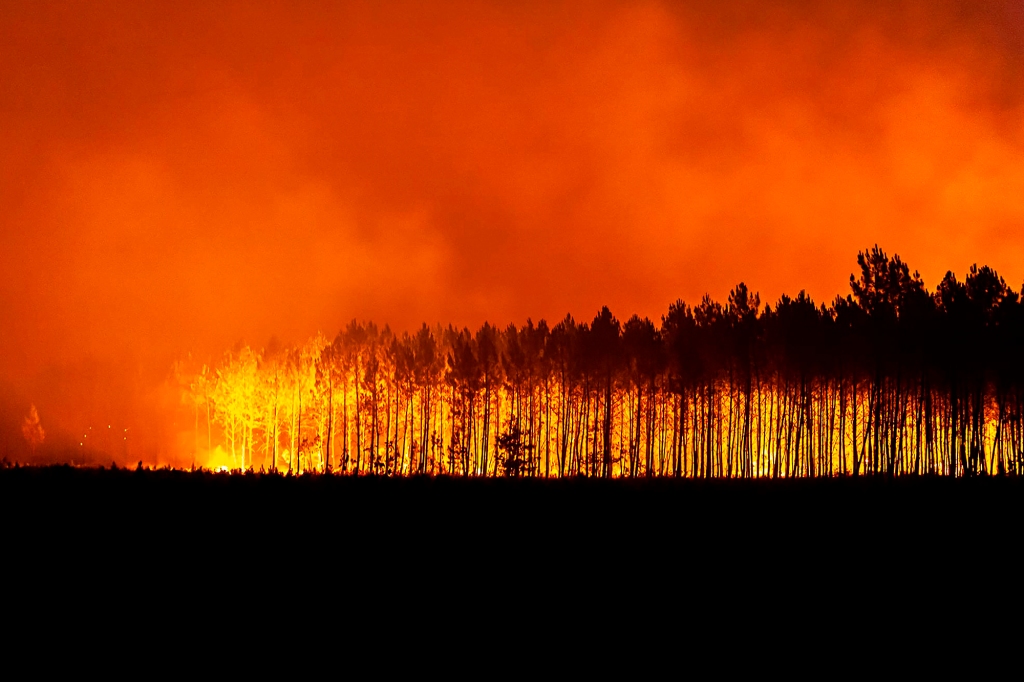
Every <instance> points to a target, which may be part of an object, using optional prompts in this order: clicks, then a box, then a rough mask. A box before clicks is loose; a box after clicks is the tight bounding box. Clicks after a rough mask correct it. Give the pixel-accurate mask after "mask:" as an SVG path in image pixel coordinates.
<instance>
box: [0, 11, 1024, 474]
mask: <svg viewBox="0 0 1024 682" xmlns="http://www.w3.org/2000/svg"><path fill="white" fill-rule="evenodd" d="M1022 21H1024V20H1022V10H1021V8H1020V5H1019V3H1015V2H1006V3H999V2H996V3H984V4H979V3H971V2H927V3H925V2H884V3H883V2H868V1H864V2H854V3H842V4H841V5H839V4H836V3H813V2H800V1H791V2H783V3H770V4H765V3H758V2H724V3H697V2H677V3H672V2H641V3H632V2H631V3H619V2H599V3H536V4H525V3H503V2H492V3H457V2H453V3H447V4H444V5H437V4H429V5H425V4H423V3H401V2H399V3H388V4H387V5H383V6H382V5H380V4H379V3H346V4H345V5H344V6H343V7H339V8H327V7H324V6H322V3H311V4H309V5H305V6H302V5H297V4H296V3H271V2H267V3H175V4H174V5H173V6H152V7H150V6H139V5H138V4H137V3H123V4H119V3H109V4H104V5H102V6H95V7H93V6H75V5H72V6H66V5H63V4H53V5H50V4H46V3H5V4H4V6H3V8H0V62H2V63H3V64H4V65H5V67H4V69H3V71H2V73H0V131H2V132H0V156H2V158H4V159H5V162H4V164H0V205H2V206H4V211H3V212H2V214H0V278H2V281H3V286H2V287H0V320H2V321H3V324H2V330H0V372H2V373H3V376H5V377H7V379H8V380H9V382H10V383H11V384H12V385H14V386H17V390H18V391H19V396H24V399H25V400H28V401H35V403H36V404H38V405H39V406H40V408H41V410H42V411H43V413H44V414H46V415H52V417H48V419H52V420H53V423H54V424H53V426H52V427H50V432H51V434H55V433H57V432H64V436H65V440H66V441H67V443H69V444H70V443H72V442H74V443H77V442H78V441H75V440H74V438H76V437H77V432H78V431H80V430H82V429H84V428H86V427H88V426H89V425H90V424H92V423H93V422H95V423H99V422H104V423H105V422H106V421H109V420H115V421H118V422H119V423H123V424H124V426H129V425H130V426H133V427H135V428H138V429H139V434H140V435H139V438H140V443H142V442H145V443H146V445H145V448H144V449H145V451H146V452H151V453H156V452H158V451H159V450H160V448H161V447H163V446H161V445H160V443H162V442H165V441H167V440H168V438H167V436H166V434H169V433H174V432H175V425H174V424H173V423H171V422H168V423H167V424H163V425H161V426H160V427H159V428H157V427H155V426H153V423H154V422H155V421H159V420H158V419H157V416H158V415H161V414H164V410H165V407H166V404H167V402H168V401H169V400H170V398H168V397H167V396H166V395H163V394H162V393H161V392H160V391H159V390H157V389H156V388H154V387H155V386H159V385H160V382H161V381H163V379H164V378H165V377H166V373H167V368H168V367H169V366H170V363H171V361H172V360H173V359H174V358H175V357H176V356H177V355H179V354H180V353H182V352H184V351H187V350H193V351H195V352H196V353H199V354H206V355H207V356H211V357H212V356H213V355H214V354H216V353H218V352H219V351H220V350H221V349H223V348H226V347H228V346H230V345H231V344H233V343H235V342H236V341H237V340H239V339H246V340H248V341H250V342H253V343H256V344H257V345H259V344H261V343H263V342H264V341H265V340H266V339H267V338H269V337H270V335H271V334H274V333H276V334H279V335H281V336H282V338H284V339H286V340H289V341H296V340H301V339H303V338H305V337H307V336H308V335H309V334H311V333H312V332H313V331H315V330H316V329H323V330H324V331H325V332H327V333H332V332H333V331H334V330H336V329H337V328H338V327H340V326H341V324H342V323H343V322H344V321H346V320H348V319H351V318H353V317H359V318H364V319H365V318H370V319H374V320H377V321H378V322H381V323H384V322H388V323H391V324H392V325H393V326H395V327H398V328H411V327H413V326H415V325H417V324H419V322H421V321H428V322H434V321H441V322H449V321H451V322H454V323H456V324H469V325H475V324H478V323H480V322H481V321H483V320H484V319H488V320H491V321H493V322H496V323H499V324H503V323H506V322H509V321H521V320H523V319H525V318H526V317H527V316H530V317H533V318H534V319H537V318H540V317H546V318H548V319H558V318H560V317H562V316H563V315H564V314H565V312H567V311H569V312H572V313H574V314H575V315H577V316H578V317H581V318H589V317H590V316H591V315H592V314H593V312H594V311H595V310H596V309H597V308H598V307H599V306H601V305H603V304H608V305H610V306H611V307H612V309H613V310H614V311H615V312H616V314H618V315H620V316H628V314H629V313H631V312H634V311H635V312H639V313H641V314H644V315H649V316H651V317H652V318H655V319H657V317H658V316H659V315H660V314H661V313H662V312H663V311H664V309H665V307H666V305H667V303H668V302H669V301H672V300H675V299H676V298H677V297H683V298H685V299H687V300H691V301H693V300H697V299H699V298H700V296H702V295H703V294H704V293H705V292H710V293H711V294H712V296H715V297H716V298H719V299H721V298H724V296H725V294H726V292H727V291H728V290H729V288H730V287H731V286H733V285H734V284H735V283H736V282H738V281H741V280H742V281H745V282H747V283H748V285H750V287H751V288H752V289H753V290H757V291H760V292H761V293H762V298H763V300H766V301H773V300H774V299H775V298H776V297H777V296H778V295H779V294H780V293H782V292H784V291H785V292H791V293H792V292H795V291H797V290H799V289H807V290H808V291H809V292H810V293H811V294H812V295H813V296H814V297H816V298H817V299H819V300H821V299H830V298H831V297H832V296H834V295H835V294H837V293H841V292H843V291H844V290H845V283H846V280H847V277H848V274H849V273H850V271H851V270H852V268H853V265H854V258H855V255H856V253H857V251H858V250H860V249H863V248H865V247H867V246H869V245H871V244H874V243H876V242H878V243H880V244H881V245H882V246H883V247H884V248H885V249H886V250H887V251H889V252H898V253H899V254H900V255H901V256H903V257H904V258H905V259H906V260H907V261H909V262H910V263H911V265H912V266H914V267H916V268H918V269H920V270H921V272H922V274H923V275H924V277H925V279H926V280H927V281H928V282H929V283H930V284H934V283H935V282H936V281H937V280H938V278H939V277H940V276H941V275H942V273H943V272H945V270H946V269H953V270H955V271H957V272H963V271H965V270H966V269H967V267H968V266H969V265H970V264H971V263H973V262H979V263H988V264H990V265H992V266H994V267H995V268H996V269H997V270H998V271H999V272H1000V274H1002V275H1003V276H1004V277H1006V279H1007V280H1008V281H1009V282H1011V283H1012V284H1014V285H1016V283H1018V282H1021V281H1024V232H1022V231H1021V230H1020V229H1019V226H1020V224H1021V221H1022V218H1024V198H1022V197H1024V168H1022V167H1021V165H1020V163H1019V159H1020V154H1021V151H1022V148H1024V137H1022V133H1024V131H1022V126H1021V121H1024V117H1022V116H1021V114H1022V113H1024V112H1022V99H1021V96H1022V92H1024V90H1022V87H1021V86H1022V80H1021V79H1022V78H1024V76H1022V75H1021V74H1024V69H1022V68H1021V67H1022V66H1024V64H1022V35H1024V30H1022V29H1024V23H1022ZM26 408H27V405H26V406H25V407H21V408H19V409H20V410H22V412H21V414H24V412H23V411H24V409H26ZM129 422H130V424H129ZM143 422H145V423H146V424H149V426H145V425H144V424H143ZM147 429H148V433H147ZM53 438H57V436H56V435H54V436H53ZM54 447H56V446H54ZM139 447H140V448H141V447H143V446H142V445H140V446H139ZM155 456H156V455H154V457H155ZM130 457H134V455H130Z"/></svg>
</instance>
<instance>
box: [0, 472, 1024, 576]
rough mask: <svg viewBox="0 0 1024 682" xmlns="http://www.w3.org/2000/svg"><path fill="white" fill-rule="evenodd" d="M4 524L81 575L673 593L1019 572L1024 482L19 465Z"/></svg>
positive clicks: (6, 483) (3, 482) (1, 508)
mask: <svg viewBox="0 0 1024 682" xmlns="http://www.w3.org/2000/svg"><path fill="white" fill-rule="evenodd" d="M0 518H2V519H3V524H4V528H5V534H6V536H7V542H8V545H10V544H11V543H19V544H21V545H23V547H25V548H26V549H28V548H31V549H32V550H34V551H35V553H37V554H40V555H43V554H45V555H48V556H50V557H52V558H56V559H57V560H60V561H66V562H69V563H72V564H73V563H75V562H92V561H100V562H102V561H105V560H106V559H107V558H108V557H120V559H119V560H120V561H121V563H122V565H123V564H125V563H127V566H124V568H125V569H128V568H130V566H131V565H132V564H138V565H137V566H136V568H140V569H142V568H144V564H145V563H147V562H148V561H151V560H153V559H155V560H156V561H157V562H171V563H177V562H181V563H182V564H183V566H189V565H195V564H196V563H197V562H198V563H199V564H205V563H218V562H222V561H223V562H228V563H232V564H239V563H241V564H242V565H243V566H245V565H246V563H247V562H250V564H251V565H250V567H249V568H247V569H246V570H250V569H251V570H255V571H258V570H259V568H258V567H259V563H260V562H261V560H263V559H265V558H266V557H267V556H276V555H279V554H280V553H282V552H284V553H288V554H291V555H295V556H300V555H308V556H310V557H313V556H316V557H318V558H319V559H321V560H324V561H327V562H328V563H329V565H331V566H335V567H337V569H336V570H337V571H338V572H344V571H345V569H346V568H347V567H352V568H353V569H354V570H357V571H358V570H359V569H358V567H359V566H369V565H372V564H375V563H382V564H384V565H387V564H390V563H392V562H401V563H403V564H404V565H407V566H410V568H411V570H415V566H416V565H418V564H421V563H427V564H433V563H436V562H448V561H451V562H453V564H454V565H456V566H457V565H458V562H459V560H460V558H469V559H471V560H472V562H473V564H474V565H480V566H481V570H485V571H488V572H490V571H491V570H492V568H491V567H501V566H504V565H507V564H508V563H509V562H515V563H521V564H525V565H534V566H546V565H549V566H552V567H558V566H563V567H565V569H566V571H567V572H569V573H571V572H572V571H573V570H576V569H577V568H578V569H580V570H589V568H590V567H594V566H604V565H609V566H611V565H615V566H619V567H621V568H622V570H625V571H627V572H628V571H629V570H630V567H631V566H633V567H646V568H650V569H652V570H654V571H655V572H656V573H658V575H655V576H652V577H651V579H654V580H657V581H661V580H662V578H661V577H660V574H661V572H667V573H668V574H672V572H673V570H674V569H675V568H676V567H678V568H685V567H689V568H693V567H696V566H701V567H705V568H709V569H710V568H714V567H716V566H718V567H720V568H736V567H742V569H741V570H747V568H749V569H750V570H751V571H753V572H754V573H755V574H756V573H757V572H758V571H761V570H764V569H766V568H768V567H769V566H771V565H782V566H785V565H788V564H791V563H794V562H800V561H803V560H808V561H810V562H811V563H810V564H809V565H808V568H809V569H811V570H813V571H824V572H827V571H829V570H832V569H833V568H835V567H836V566H842V565H845V566H849V565H851V564H856V563H859V562H864V563H865V564H866V565H868V566H870V565H874V564H877V563H881V565H884V566H887V567H889V568H886V569H885V570H890V569H892V568H895V567H896V566H897V564H898V563H900V562H902V563H910V564H917V563H920V564H922V567H925V566H927V562H929V561H933V562H943V563H944V562H945V561H947V560H950V559H954V558H956V557H958V556H964V555H965V554H970V555H973V556H975V557H979V558H980V557H988V558H990V559H992V560H1007V561H1009V560H1010V559H1009V557H1008V556H1004V554H1005V552H1006V551H1008V550H1010V549H1011V548H1012V549H1013V550H1014V551H1015V550H1016V545H1017V544H1018V543H1019V541H1020V539H1021V536H1022V533H1021V529H1022V522H1024V479H1013V478H976V479H969V480H963V479H961V480H952V479H939V478H900V479H884V478H874V479H867V478H860V479H852V478H847V479H818V480H793V481H739V480H731V481H726V480H714V481H686V480H684V481H677V480H669V479H662V480H615V481H601V480H593V479H591V480H561V481H544V480H536V479H532V480H531V479H516V480H510V479H504V480H501V479H499V480H495V479H487V480H478V479H470V480H467V479H450V478H408V479H388V478H371V477H363V478H358V479H355V478H349V477H339V476H302V477H287V476H281V475H257V474H248V475H240V474H236V475H226V474H211V473H203V472H199V473H189V472H183V471H164V470H157V471H130V470H109V469H107V470H102V469H75V468H71V467H60V466H57V467H44V468H28V467H21V468H6V469H0ZM30 554H32V552H30ZM332 570H333V569H332ZM128 572H130V571H128ZM335 577H336V574H333V573H332V575H330V576H325V577H324V578H323V579H324V580H333V579H334V578H335ZM892 577H893V579H894V580H895V579H903V576H901V575H900V574H899V573H898V572H896V573H895V574H894V575H893V576H892ZM267 579H268V580H273V578H271V577H269V576H268V578H267ZM313 579H314V580H316V579H317V578H316V577H314V578H313ZM555 579H557V577H556V578H555ZM985 579H986V580H993V579H997V576H995V575H993V576H990V577H987V578H985Z"/></svg>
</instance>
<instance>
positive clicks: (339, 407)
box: [175, 246, 1024, 478]
mask: <svg viewBox="0 0 1024 682" xmlns="http://www.w3.org/2000/svg"><path fill="white" fill-rule="evenodd" d="M857 263H858V266H859V274H858V275H851V277H850V288H851V291H850V293H849V294H848V295H847V296H845V297H843V296H838V297H836V299H835V300H834V301H833V302H832V303H831V305H825V304H821V305H817V304H815V303H814V302H813V301H812V300H811V299H810V298H809V297H808V296H807V295H806V294H805V293H804V292H800V294H798V295H797V296H796V297H795V298H791V297H789V296H786V295H783V296H782V297H781V298H780V299H779V300H778V301H777V302H776V303H775V304H774V305H764V306H762V305H761V302H760V299H759V296H758V295H757V294H756V293H752V292H750V291H749V290H748V289H747V287H746V286H745V285H744V284H739V285H737V286H736V287H735V288H734V289H733V290H732V292H731V293H730V294H729V297H728V300H727V301H726V302H724V303H720V302H717V301H714V300H712V299H711V298H710V297H709V296H705V297H704V299H703V300H702V301H700V303H699V304H697V305H693V306H690V305H687V304H686V303H684V302H682V301H676V302H675V303H673V304H672V305H671V306H670V307H669V309H668V312H667V313H666V314H665V315H664V316H663V317H662V319H661V322H660V324H655V323H654V322H652V321H651V320H649V319H646V318H640V317H638V316H636V315H634V316H633V317H631V318H629V319H628V320H626V322H625V323H620V321H619V320H618V319H616V318H615V317H614V316H613V315H612V313H611V312H610V311H609V310H608V308H602V309H601V310H600V311H599V312H598V314H597V315H596V316H595V317H594V319H593V320H592V321H591V322H590V323H586V322H577V321H576V320H574V319H573V318H572V317H571V316H566V318H565V319H563V320H561V321H560V322H558V323H557V324H554V325H549V324H548V323H547V322H545V321H544V320H541V321H540V322H538V323H536V324H534V323H533V322H532V321H530V320H527V322H526V324H524V325H522V326H516V325H509V326H508V327H506V328H504V329H499V328H497V327H494V326H492V325H490V324H484V325H483V326H482V327H480V328H479V329H477V330H476V331H475V332H471V331H470V330H468V329H457V328H454V327H452V326H447V327H442V326H440V325H438V326H434V327H430V326H427V325H423V326H422V327H421V328H420V329H419V331H417V332H416V333H414V334H410V333H403V334H396V333H394V332H392V331H391V330H390V329H389V328H388V327H383V328H378V327H377V326H376V325H375V324H373V323H359V322H356V321H353V322H351V323H350V324H349V325H348V326H346V327H345V328H344V329H343V330H342V331H341V332H340V333H338V334H337V336H335V337H334V338H333V339H331V338H329V337H326V336H324V335H322V334H318V335H317V336H315V337H314V338H312V339H310V340H309V341H307V342H306V343H305V344H303V345H301V346H298V347H290V348H282V347H279V345H277V344H270V345H269V346H268V347H266V348H263V349H259V350H257V349H254V348H252V347H249V346H241V347H239V348H236V349H235V350H233V351H231V352H229V353H226V354H225V355H224V357H223V358H222V359H221V361H220V362H219V363H217V364H216V365H210V364H200V365H196V364H195V363H193V362H192V361H191V360H183V361H181V362H179V363H178V364H177V365H176V367H175V377H176V378H177V380H178V382H179V385H180V387H181V392H182V397H183V401H184V402H185V404H186V405H187V407H188V410H189V414H190V418H191V420H192V421H193V425H194V439H195V444H194V448H195V456H197V457H198V459H199V462H200V463H202V461H203V459H204V456H205V457H206V458H207V459H208V458H209V455H210V453H211V452H213V451H214V450H215V449H217V448H219V449H220V451H221V452H223V453H226V455H225V456H227V457H230V462H231V465H230V466H231V468H238V469H247V468H256V469H263V470H277V471H287V472H291V473H304V472H313V471H319V472H334V473H339V474H381V475H410V474H430V475H456V476H545V477H564V476H600V477H611V476H627V477H634V476H676V477H697V478H708V477H797V476H811V477H813V476H834V475H853V476H857V475H863V474H888V475H897V474H941V475H950V476H970V475H977V474H1003V473H1020V472H1021V469H1022V466H1024V421H1022V410H1024V362H1022V358H1021V351H1022V349H1024V303H1022V301H1021V294H1020V292H1017V291H1014V290H1013V289H1012V288H1010V287H1008V286H1007V285H1006V283H1005V282H1004V280H1003V279H1002V278H1001V277H999V276H998V274H997V273H996V272H994V271H993V270H992V269H991V268H988V267H981V268H978V267H977V266H974V267H972V268H971V269H970V272H969V273H967V275H966V277H965V279H964V280H963V281H960V280H958V279H957V278H956V276H955V275H954V274H953V273H952V272H948V273H947V274H946V275H945V277H944V278H943V279H942V281H941V282H940V283H939V285H938V287H937V288H936V289H935V291H930V290H929V289H928V288H926V287H925V285H924V283H923V281H922V279H921V277H920V275H919V274H918V273H917V272H913V273H911V270H910V268H909V267H908V265H907V264H906V263H904V262H903V261H902V260H901V259H900V258H899V256H893V257H892V258H890V257H888V256H887V255H886V254H885V253H884V252H883V251H881V250H880V249H879V248H878V247H877V246H876V247H875V248H874V249H872V250H870V251H868V252H862V253H860V254H858V258H857Z"/></svg>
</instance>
